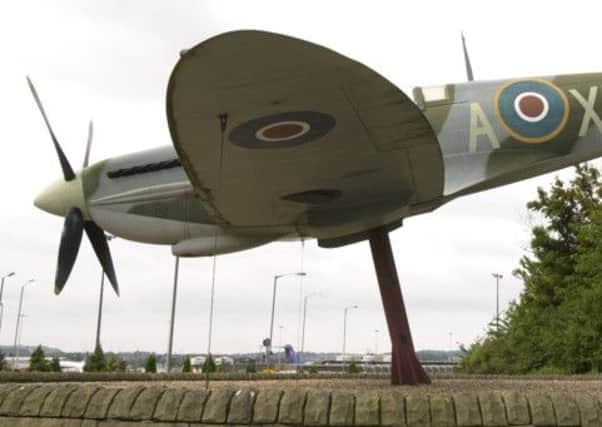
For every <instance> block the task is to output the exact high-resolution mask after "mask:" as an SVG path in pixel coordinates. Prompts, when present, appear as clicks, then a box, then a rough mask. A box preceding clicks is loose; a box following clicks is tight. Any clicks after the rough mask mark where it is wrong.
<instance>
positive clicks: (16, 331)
mask: <svg viewBox="0 0 602 427" xmlns="http://www.w3.org/2000/svg"><path fill="white" fill-rule="evenodd" d="M33 281H34V280H33V279H29V280H28V281H27V282H25V283H23V284H22V285H21V296H20V297H19V311H18V313H17V327H16V328H15V348H14V352H13V354H14V356H13V366H16V364H17V357H18V356H19V353H18V347H17V340H18V338H19V327H20V323H21V309H22V308H23V291H24V290H25V286H27V285H29V284H30V283H33Z"/></svg>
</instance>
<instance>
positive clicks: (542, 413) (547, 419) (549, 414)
mask: <svg viewBox="0 0 602 427" xmlns="http://www.w3.org/2000/svg"><path fill="white" fill-rule="evenodd" d="M528 401H529V408H531V423H532V424H533V425H534V426H555V425H556V417H555V416H554V408H553V406H552V401H551V400H550V398H549V397H548V396H546V395H543V394H541V393H530V394H529V396H528Z"/></svg>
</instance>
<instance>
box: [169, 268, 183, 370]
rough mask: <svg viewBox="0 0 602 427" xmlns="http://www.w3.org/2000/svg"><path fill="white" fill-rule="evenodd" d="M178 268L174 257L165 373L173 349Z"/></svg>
mask: <svg viewBox="0 0 602 427" xmlns="http://www.w3.org/2000/svg"><path fill="white" fill-rule="evenodd" d="M179 267H180V257H178V256H176V266H175V273H174V278H173V294H172V298H171V317H170V321H169V343H168V344H167V361H166V365H167V366H166V369H167V373H168V374H169V372H170V371H171V352H172V349H173V330H174V321H175V318H176V296H177V292H178V270H179Z"/></svg>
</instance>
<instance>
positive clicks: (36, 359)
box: [29, 345, 48, 372]
mask: <svg viewBox="0 0 602 427" xmlns="http://www.w3.org/2000/svg"><path fill="white" fill-rule="evenodd" d="M29 370H30V371H34V372H46V371H48V363H47V362H46V355H45V354H44V350H43V349H42V346H41V345H39V346H37V347H36V349H35V350H34V351H33V353H31V356H30V358H29Z"/></svg>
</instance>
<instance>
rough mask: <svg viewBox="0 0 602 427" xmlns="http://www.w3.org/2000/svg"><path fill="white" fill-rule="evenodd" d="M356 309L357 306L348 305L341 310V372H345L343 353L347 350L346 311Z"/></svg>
mask: <svg viewBox="0 0 602 427" xmlns="http://www.w3.org/2000/svg"><path fill="white" fill-rule="evenodd" d="M357 307H358V306H357V305H348V306H347V307H345V309H344V310H343V372H345V353H346V350H347V311H349V309H350V308H352V309H354V308H357Z"/></svg>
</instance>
